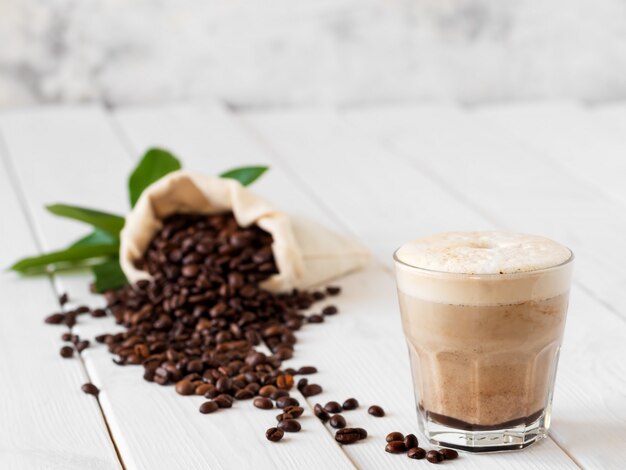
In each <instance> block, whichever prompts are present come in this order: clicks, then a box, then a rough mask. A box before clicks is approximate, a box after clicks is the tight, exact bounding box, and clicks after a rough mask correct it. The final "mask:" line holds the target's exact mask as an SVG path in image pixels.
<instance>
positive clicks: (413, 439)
mask: <svg viewBox="0 0 626 470" xmlns="http://www.w3.org/2000/svg"><path fill="white" fill-rule="evenodd" d="M404 445H406V448H407V449H412V448H413V447H417V446H419V441H418V440H417V436H415V434H407V435H406V437H405V438H404Z"/></svg>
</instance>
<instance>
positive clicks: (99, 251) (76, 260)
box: [9, 245, 119, 274]
mask: <svg viewBox="0 0 626 470" xmlns="http://www.w3.org/2000/svg"><path fill="white" fill-rule="evenodd" d="M118 253H119V246H117V245H92V246H75V247H70V248H67V249H65V250H60V251H53V252H50V253H45V254H43V255H39V256H32V257H29V258H23V259H21V260H19V261H18V262H17V263H15V264H14V265H13V266H11V267H10V268H9V269H11V270H13V271H18V272H21V273H24V274H36V273H41V272H46V271H48V269H49V268H50V267H52V268H62V267H65V266H66V265H73V266H77V265H84V264H85V263H84V262H85V261H86V260H89V259H92V258H102V257H107V256H114V255H117V254H118Z"/></svg>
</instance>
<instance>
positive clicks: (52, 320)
mask: <svg viewBox="0 0 626 470" xmlns="http://www.w3.org/2000/svg"><path fill="white" fill-rule="evenodd" d="M64 319H65V315H64V314H62V313H53V314H52V315H49V316H47V317H46V319H45V322H46V323H47V324H49V325H60V324H61V323H63V320H64Z"/></svg>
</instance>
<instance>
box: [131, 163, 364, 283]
mask: <svg viewBox="0 0 626 470" xmlns="http://www.w3.org/2000/svg"><path fill="white" fill-rule="evenodd" d="M229 211H232V213H233V215H234V217H235V219H236V220H237V223H238V224H239V225H240V226H241V227H248V226H250V225H252V224H257V225H258V226H259V227H260V228H262V229H263V230H265V231H266V232H268V233H270V234H271V235H272V238H273V243H272V251H273V254H274V259H275V262H276V266H277V268H278V274H274V275H273V276H271V277H269V278H268V279H267V280H265V281H264V282H263V283H262V284H261V287H262V288H264V289H267V290H270V291H272V292H285V291H289V290H291V289H294V288H306V287H310V286H313V285H316V284H320V283H323V282H328V281H330V280H333V279H336V278H338V277H340V276H342V275H344V274H346V273H348V272H351V271H354V270H357V269H359V268H361V267H363V266H364V265H366V264H367V262H368V260H369V258H370V254H369V251H367V250H366V249H365V248H363V247H362V246H361V245H360V244H358V243H356V242H354V241H353V240H351V239H350V238H349V237H346V236H344V235H341V234H338V233H336V232H333V231H331V230H328V229H327V228H326V227H324V226H322V225H320V224H317V223H315V222H313V221H310V220H307V219H304V218H302V217H288V216H287V215H286V214H284V213H283V212H280V211H277V210H275V209H274V208H273V207H272V206H271V205H270V204H269V203H267V202H266V201H265V200H264V199H263V198H261V197H259V196H258V195H256V194H255V193H253V192H252V191H250V190H248V189H246V188H244V187H243V186H242V185H241V184H240V183H239V182H238V181H236V180H232V179H226V178H218V177H214V176H205V175H199V174H197V173H192V172H189V171H185V170H180V171H175V172H173V173H170V174H168V175H166V176H165V177H163V178H161V179H159V180H158V181H156V182H154V183H153V184H151V185H150V186H149V187H147V188H146V189H145V190H144V192H143V193H142V194H141V197H140V198H139V200H138V201H137V203H136V204H135V207H134V208H133V209H132V210H131V212H130V213H129V214H128V215H127V216H126V223H125V225H124V228H123V230H122V232H121V240H120V265H121V267H122V270H123V271H124V274H125V275H126V277H127V278H128V281H129V282H131V283H134V282H137V281H139V280H142V279H151V276H150V274H148V273H147V272H145V271H141V270H139V269H137V268H136V267H135V261H136V260H138V259H139V258H141V256H142V255H143V253H144V251H145V250H146V248H147V247H148V244H149V243H150V241H151V240H152V238H153V236H154V234H155V233H156V232H157V231H158V230H159V229H160V228H161V227H162V220H163V219H165V218H166V217H168V216H170V215H172V214H176V213H179V214H207V215H208V214H215V213H220V212H229Z"/></svg>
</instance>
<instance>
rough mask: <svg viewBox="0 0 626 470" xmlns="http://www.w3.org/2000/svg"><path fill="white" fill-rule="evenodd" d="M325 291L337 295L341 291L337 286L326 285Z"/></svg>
mask: <svg viewBox="0 0 626 470" xmlns="http://www.w3.org/2000/svg"><path fill="white" fill-rule="evenodd" d="M326 293H327V294H328V295H338V294H340V293H341V287H339V286H328V287H326Z"/></svg>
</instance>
